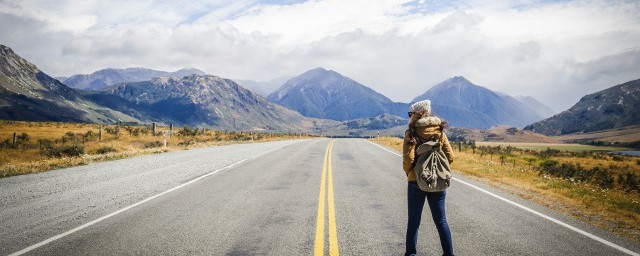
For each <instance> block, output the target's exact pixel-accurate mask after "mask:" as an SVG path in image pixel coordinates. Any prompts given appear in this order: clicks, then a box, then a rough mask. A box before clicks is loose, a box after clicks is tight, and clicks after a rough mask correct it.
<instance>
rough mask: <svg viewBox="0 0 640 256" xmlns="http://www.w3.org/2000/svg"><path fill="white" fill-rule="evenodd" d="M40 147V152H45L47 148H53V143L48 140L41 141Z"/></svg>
mask: <svg viewBox="0 0 640 256" xmlns="http://www.w3.org/2000/svg"><path fill="white" fill-rule="evenodd" d="M38 147H39V148H40V150H45V149H47V148H50V147H53V142H52V141H50V140H48V139H39V140H38Z"/></svg>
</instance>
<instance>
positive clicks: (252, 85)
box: [233, 76, 290, 97]
mask: <svg viewBox="0 0 640 256" xmlns="http://www.w3.org/2000/svg"><path fill="white" fill-rule="evenodd" d="M289 78H290V77H287V76H283V77H278V78H274V79H271V80H268V81H253V80H243V79H233V81H235V82H236V83H238V84H239V85H241V86H243V87H244V88H247V89H249V90H251V91H253V92H255V93H258V94H260V95H262V96H264V97H267V96H268V95H269V94H271V93H272V92H274V91H275V90H277V89H278V88H280V86H282V84H284V83H285V82H287V80H289Z"/></svg>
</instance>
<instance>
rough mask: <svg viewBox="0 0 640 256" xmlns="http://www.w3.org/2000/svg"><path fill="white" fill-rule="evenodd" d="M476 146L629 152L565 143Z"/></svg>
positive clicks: (480, 144)
mask: <svg viewBox="0 0 640 256" xmlns="http://www.w3.org/2000/svg"><path fill="white" fill-rule="evenodd" d="M476 145H478V146H491V147H494V146H512V147H516V148H521V149H531V150H545V149H547V148H551V149H558V150H566V151H622V150H630V149H628V148H622V147H601V146H591V145H582V144H568V143H567V144H565V143H532V142H497V141H478V142H476Z"/></svg>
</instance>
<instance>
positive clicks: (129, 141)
mask: <svg viewBox="0 0 640 256" xmlns="http://www.w3.org/2000/svg"><path fill="white" fill-rule="evenodd" d="M102 127H103V128H102V141H101V142H98V135H97V134H98V131H99V129H100V125H98V124H81V123H58V122H21V121H0V145H2V144H4V145H5V146H2V147H0V177H7V176H13V175H20V174H27V173H37V172H43V171H48V170H53V169H59V168H65V167H71V166H77V165H85V164H90V163H94V162H101V161H108V160H114V159H121V158H127V157H132V156H137V155H143V154H152V153H161V152H170V151H175V150H185V149H191V148H199V147H209V146H218V145H226V144H235V143H251V142H253V141H255V142H264V141H274V140H286V139H295V138H301V136H296V135H277V134H259V133H256V134H253V139H252V135H251V134H249V133H246V132H245V133H239V132H229V133H226V132H222V131H212V130H207V131H205V132H204V133H198V134H197V135H196V136H181V135H179V134H178V133H179V131H180V130H182V128H178V127H174V130H173V136H170V137H169V136H163V135H157V136H153V135H152V134H151V128H150V127H148V126H119V127H118V129H119V132H118V134H112V133H108V132H107V131H106V130H107V129H115V128H116V127H117V126H115V125H104V126H102ZM127 128H133V129H139V130H138V135H137V136H135V135H134V134H133V133H129V131H128V130H127ZM168 130H169V127H157V129H156V131H157V132H156V133H157V134H163V133H165V134H168ZM89 131H91V133H92V134H93V135H92V136H85V137H83V136H79V134H87V132H89ZM14 132H15V133H17V135H18V136H20V135H21V134H22V133H26V134H28V136H29V140H28V141H26V142H25V141H21V140H18V145H17V147H15V148H14V147H11V146H9V147H7V146H6V145H7V143H8V145H11V144H12V142H13V133H14ZM69 132H70V133H73V134H75V136H76V138H79V139H76V140H72V141H66V142H65V143H64V144H65V145H72V144H78V145H80V146H82V147H83V148H84V154H82V155H81V156H77V157H50V156H46V155H45V154H43V152H44V150H43V149H42V146H41V144H42V142H41V141H39V140H48V141H50V142H51V143H52V144H53V146H56V147H59V146H62V145H63V142H62V137H63V136H65V134H67V133H69ZM165 138H166V142H167V147H166V148H165V147H164V146H163V144H164V140H165ZM303 138H306V137H303ZM149 143H155V144H154V145H150V144H149ZM105 148H110V149H112V150H114V151H115V152H108V153H102V154H101V153H99V152H98V151H99V150H100V149H102V150H104V149H105Z"/></svg>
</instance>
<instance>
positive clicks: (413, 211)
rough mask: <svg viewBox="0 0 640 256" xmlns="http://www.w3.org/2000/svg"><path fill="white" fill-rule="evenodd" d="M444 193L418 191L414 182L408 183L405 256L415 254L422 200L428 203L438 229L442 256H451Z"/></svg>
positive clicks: (451, 248)
mask: <svg viewBox="0 0 640 256" xmlns="http://www.w3.org/2000/svg"><path fill="white" fill-rule="evenodd" d="M446 195H447V193H446V191H442V192H424V191H422V190H420V188H419V187H418V184H417V183H416V182H415V181H411V182H409V188H408V191H407V203H408V210H409V221H408V222H407V240H406V253H405V255H410V254H415V253H416V243H417V242H418V228H419V227H420V219H421V217H422V208H423V206H424V199H425V198H426V199H427V202H428V203H429V209H431V216H432V217H433V221H434V222H435V224H436V228H437V229H438V234H439V235H440V245H442V251H444V255H453V245H452V244H451V231H449V224H448V223H447V217H446V215H445V211H444V200H445V198H446Z"/></svg>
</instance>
